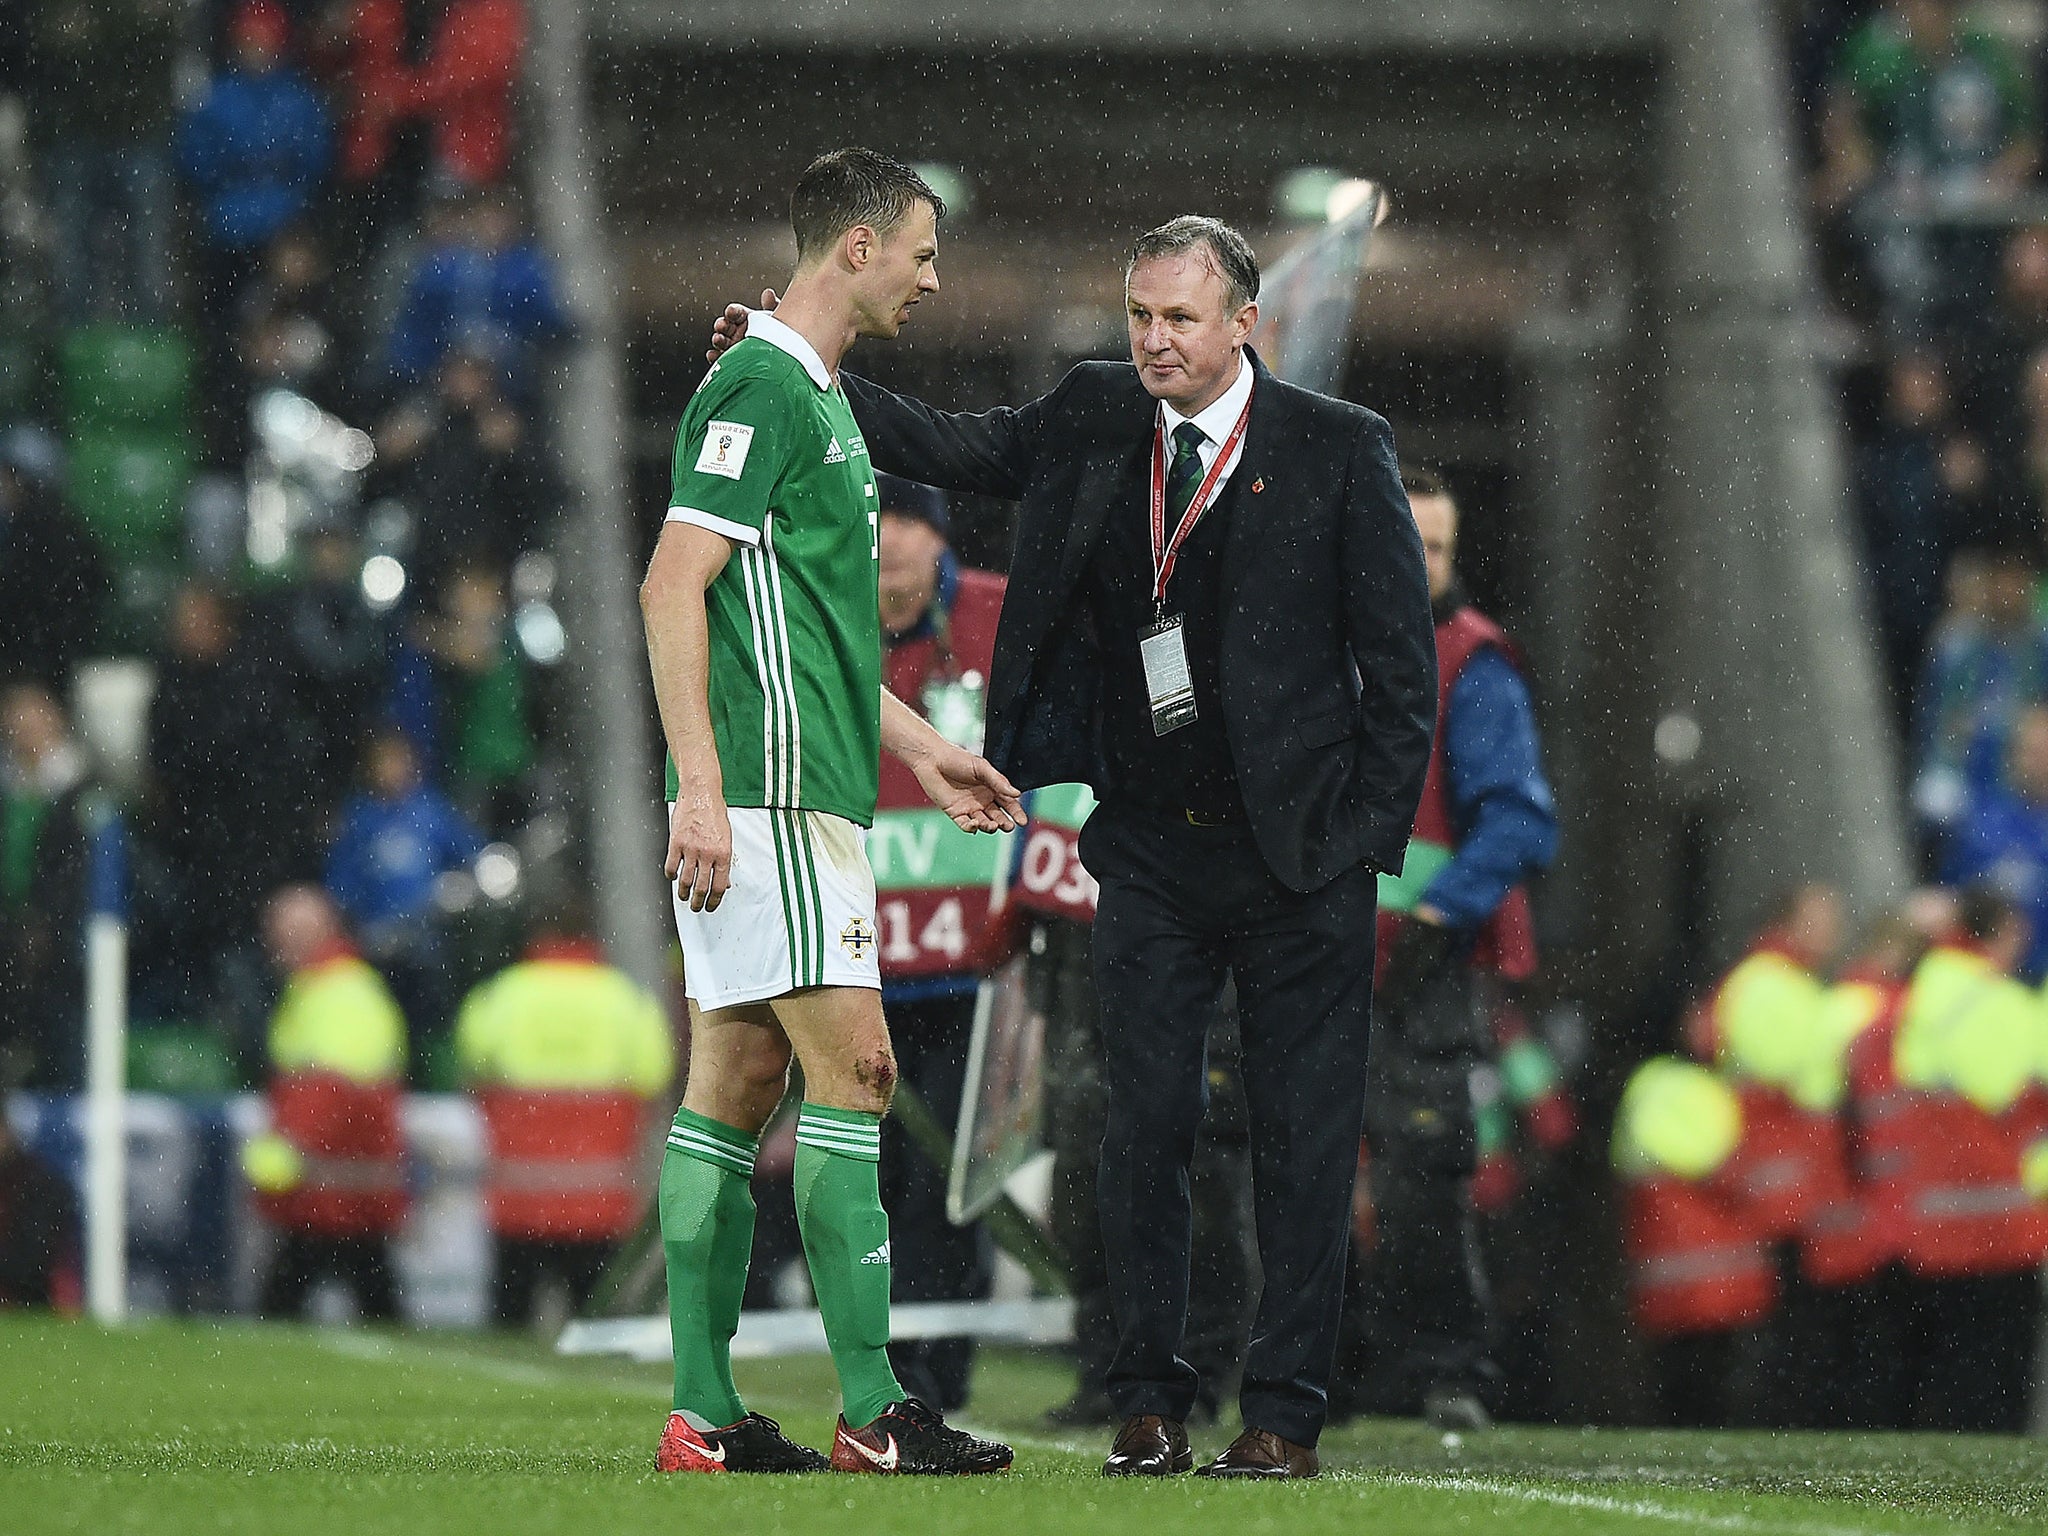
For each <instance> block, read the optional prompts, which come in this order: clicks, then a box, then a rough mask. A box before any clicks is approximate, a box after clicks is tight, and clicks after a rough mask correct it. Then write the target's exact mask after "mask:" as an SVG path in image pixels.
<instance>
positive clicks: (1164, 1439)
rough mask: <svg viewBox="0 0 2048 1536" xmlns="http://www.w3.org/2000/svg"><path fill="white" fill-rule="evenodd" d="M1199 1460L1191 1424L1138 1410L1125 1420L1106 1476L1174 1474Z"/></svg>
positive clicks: (1106, 1464) (1104, 1470)
mask: <svg viewBox="0 0 2048 1536" xmlns="http://www.w3.org/2000/svg"><path fill="white" fill-rule="evenodd" d="M1194 1464H1195V1453H1194V1451H1192V1450H1191V1449H1189V1447H1188V1431H1187V1426H1186V1425H1185V1424H1183V1423H1181V1421H1180V1420H1179V1419H1162V1418H1161V1417H1160V1416H1159V1415H1158V1414H1156V1413H1138V1414H1133V1415H1132V1416H1131V1417H1130V1418H1128V1419H1125V1420H1124V1427H1123V1428H1122V1429H1120V1430H1118V1431H1117V1432H1116V1444H1114V1445H1112V1446H1111V1447H1110V1448H1109V1460H1107V1461H1105V1462H1104V1463H1103V1464H1102V1475H1103V1476H1104V1477H1172V1476H1173V1475H1174V1474H1175V1473H1176V1472H1185V1471H1187V1470H1188V1469H1189V1468H1191V1467H1192V1466H1194Z"/></svg>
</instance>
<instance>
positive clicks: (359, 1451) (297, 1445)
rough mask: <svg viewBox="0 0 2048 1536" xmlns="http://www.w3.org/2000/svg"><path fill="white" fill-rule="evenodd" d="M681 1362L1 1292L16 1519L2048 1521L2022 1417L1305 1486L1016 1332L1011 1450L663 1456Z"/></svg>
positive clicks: (817, 1415)
mask: <svg viewBox="0 0 2048 1536" xmlns="http://www.w3.org/2000/svg"><path fill="white" fill-rule="evenodd" d="M664 1376H665V1373H663V1372H661V1371H657V1370H650V1369H644V1368H636V1367H631V1366H627V1365H623V1364H617V1363H611V1362H565V1361H558V1360H556V1359H554V1358H553V1357H552V1356H549V1355H547V1354H544V1353H543V1352H541V1351H540V1350H538V1349H537V1348H535V1347H533V1346H530V1345H525V1344H521V1343H514V1342H509V1341H505V1342H499V1341H491V1340H486V1339H471V1338H461V1337H456V1336H432V1335H408V1334H396V1333H382V1332H371V1331H360V1330H358V1331H338V1332H317V1331H309V1330H303V1329H287V1328H273V1327H261V1326H248V1325H222V1326H199V1325H176V1324H167V1323H152V1324H146V1325H142V1326H138V1327H135V1328H133V1329H129V1330H124V1331H119V1332H111V1333H110V1332H106V1331H103V1330H101V1329H98V1328H96V1327H93V1326H91V1325H89V1324H80V1323H71V1324H65V1323H58V1322H54V1321H50V1320H45V1319H32V1318H24V1317H21V1316H18V1315H17V1316H14V1317H11V1318H0V1532H5V1533H9V1536H41V1533H44V1532H59V1531H67V1532H68V1531H77V1532H91V1533H94V1536H115V1533H122V1532H136V1533H144V1536H185V1533H187V1532H192V1533H199V1532H204V1533H208V1536H213V1533H223V1536H228V1533H262V1536H325V1533H328V1532H334V1533H344V1532H345V1533H350V1536H357V1533H362V1536H376V1533H390V1536H431V1533H439V1532H470V1531H475V1532H485V1533H489V1536H519V1533H526V1532H563V1533H572V1536H613V1533H632V1536H654V1533H661V1536H691V1533H708V1536H769V1533H773V1532H790V1533H793V1536H823V1533H829V1532H853V1531H858V1532H863V1533H885V1532H887V1533H894V1532H905V1533H910V1532H916V1533H925V1532H933V1533H938V1532H952V1531H962V1532H976V1533H980V1532H987V1533H991V1536H1032V1533H1037V1532H1075V1533H1103V1536H1148V1533H1150V1532H1154V1531H1159V1532H1176V1533H1178V1532H1188V1533H1197V1536H1199V1533H1206V1532H1216V1533H1219V1536H1259V1533H1267V1532H1271V1533H1275V1536H1280V1533H1286V1536H1318V1533H1322V1532H1338V1531H1343V1532H1369V1533H1373V1536H1396V1533H1407V1532H1445V1533H1460V1536H1489V1533H1494V1532H1500V1533H1509V1532H1512V1533H1515V1536H1549V1533H1552V1532H1557V1533H1564V1532H1572V1533H1589V1536H1602V1533H1609V1532H1612V1533H1622V1532H1629V1533H1634V1532H1652V1531H1654V1532H1660V1533H1666V1536H1673V1533H1683V1532H1686V1531H1698V1532H1703V1533H1722V1536H1861V1533H1866V1532H1868V1533H1878V1532H1973V1531H2048V1480H2044V1473H2048V1451H2044V1449H2043V1448H2040V1447H2037V1446H2036V1445H2035V1444H2033V1443H2031V1442H2027V1441H2018V1440H1998V1439H1945V1438H1941V1437H1935V1436H1884V1435H1860V1436H1852V1435H1757V1434H1675V1433H1674V1434H1652V1433H1639V1432H1625V1431H1615V1430H1583V1431H1581V1430H1520V1429H1507V1430H1497V1431H1494V1432H1492V1433H1489V1434H1485V1435H1477V1436H1469V1437H1467V1438H1466V1439H1465V1441H1464V1443H1463V1444H1462V1445H1456V1446H1447V1445H1446V1444H1445V1442H1444V1440H1443V1437H1441V1436H1438V1435H1434V1434H1430V1433H1427V1432H1425V1431H1423V1430H1421V1429H1418V1428H1416V1427H1414V1426H1412V1425H1399V1424H1389V1423H1365V1424H1358V1425H1352V1426H1348V1427H1346V1428H1344V1429H1342V1430H1337V1431H1333V1432H1332V1433H1331V1434H1330V1435H1329V1436H1327V1437H1326V1438H1325V1440H1324V1442H1323V1456H1324V1467H1325V1469H1326V1471H1325V1475H1324V1477H1323V1478H1322V1479H1321V1480H1320V1481H1318V1482H1316V1483H1313V1484H1307V1485H1299V1486H1292V1487H1286V1486H1281V1487H1244V1486H1235V1485H1224V1486H1219V1485H1217V1484H1213V1483H1208V1482H1203V1481H1200V1480H1198V1479H1195V1478H1178V1479H1175V1480H1173V1481H1171V1482H1168V1483H1162V1484H1151V1483H1146V1484H1138V1483H1132V1482H1111V1481H1107V1480H1105V1479H1104V1478H1102V1477H1101V1476H1100V1475H1099V1473H1098V1470H1097V1469H1098V1468H1099V1466H1100V1464H1101V1456H1102V1453H1103V1449H1104V1447H1103V1446H1101V1445H1100V1444H1097V1443H1096V1441H1095V1439H1094V1438H1093V1437H1089V1438H1087V1439H1085V1440H1060V1439H1056V1438H1053V1437H1050V1436H1047V1435H1045V1434H1043V1433H1042V1432H1034V1430H1033V1426H1034V1424H1035V1421H1036V1418H1037V1415H1038V1414H1039V1413H1040V1412H1042V1411H1043V1409H1044V1408H1045V1407H1046V1406H1047V1405H1048V1404H1049V1403H1051V1402H1053V1401H1054V1400H1055V1399H1056V1398H1057V1397H1058V1396H1060V1395H1061V1394H1062V1393H1063V1391H1064V1390H1065V1388H1066V1385H1067V1378H1066V1375H1065V1372H1064V1370H1063V1369H1062V1367H1061V1366H1060V1365H1059V1364H1058V1363H1057V1362H1054V1361H1049V1360H1045V1359H1042V1358H1036V1357H1033V1356H1029V1355H1016V1354H1003V1355H996V1356H992V1357H990V1358H988V1359H987V1360H986V1361H985V1362H984V1365H983V1368H982V1372H981V1375H980V1377H979V1379H978V1391H979V1398H978V1402H977V1411H976V1412H975V1413H974V1414H973V1415H971V1416H969V1417H970V1420H971V1422H973V1423H974V1424H975V1425H976V1426H977V1427H980V1428H984V1429H988V1430H993V1431H997V1432H1006V1433H1008V1434H1010V1435H1011V1436H1012V1438H1013V1439H1014V1441H1015V1443H1016V1445H1017V1451H1018V1455H1017V1467H1016V1469H1015V1470H1014V1471H1012V1472H1011V1473H1009V1474H1008V1475H1005V1476H1001V1477H981V1478H965V1479H958V1480H948V1479H915V1478H876V1477H861V1478H855V1477H843V1476H837V1475H817V1476H811V1477H787V1478H749V1477H737V1476H730V1477H670V1478H664V1477H659V1476H657V1475H656V1474H655V1473H654V1472H653V1470H652V1461H653V1450H654V1442H655V1438H656V1436H657V1434H658V1433H659V1430H660V1427H661V1421H662V1416H663V1414H664V1412H665V1410H666V1407H667V1393H666V1389H665V1382H664ZM741 1385H742V1387H743V1389H744V1390H745V1391H746V1392H747V1394H748V1396H749V1399H750V1401H751V1403H752V1404H753V1405H754V1406H756V1407H758V1408H760V1409H762V1410H763V1411H764V1412H768V1413H772V1414H775V1415H777V1416H779V1417H780V1418H782V1420H783V1422H784V1424H785V1426H786V1427H788V1428H789V1429H790V1430H791V1431H792V1432H793V1433H795V1434H796V1435H798V1436H800V1437H802V1438H805V1439H807V1440H809V1441H810V1442H811V1443H812V1444H824V1443H825V1441H826V1436H827V1434H828V1433H829V1428H830V1424H831V1415H832V1413H833V1412H834V1411H835V1407H836V1401H835V1396H834V1392H833V1388H832V1381H831V1374H830V1368H829V1365H828V1363H827V1362H825V1361H823V1360H810V1359H806V1360H798V1361H789V1362H782V1363H776V1364H762V1365H755V1366H752V1367H751V1368H749V1369H747V1370H746V1371H745V1372H744V1374H743V1379H742V1383H741ZM1224 1439H1225V1434H1224V1433H1223V1432H1222V1431H1219V1430H1210V1431H1207V1432H1204V1433H1202V1434H1199V1435H1198V1436H1197V1437H1196V1449H1197V1451H1198V1453H1206V1452H1212V1451H1214V1450H1215V1449H1216V1448H1218V1447H1219V1446H1220V1445H1221V1444H1222V1442H1223V1440H1224Z"/></svg>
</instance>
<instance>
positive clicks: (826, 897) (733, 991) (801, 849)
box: [669, 806, 882, 1013]
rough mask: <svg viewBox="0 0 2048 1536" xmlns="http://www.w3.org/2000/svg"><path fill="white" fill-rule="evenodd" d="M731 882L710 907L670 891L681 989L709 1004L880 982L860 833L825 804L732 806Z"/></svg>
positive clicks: (871, 878) (870, 879) (870, 875)
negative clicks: (816, 807) (679, 945)
mask: <svg viewBox="0 0 2048 1536" xmlns="http://www.w3.org/2000/svg"><path fill="white" fill-rule="evenodd" d="M727 814H728V815H730V816H731V818H732V885H731V887H730V888H729V889H728V890H727V891H726V893H725V900H723V901H721V902H720V903H719V904H718V910H717V911H716V912H692V911H691V910H690V904H689V903H688V902H687V901H683V900H681V899H680V898H678V897H676V895H675V886H674V884H673V882H671V884H670V886H669V895H670V899H671V901H672V902H673V903H674V906H675V909H676V934H677V936H678V937H680V938H681V939H682V941H683V990H684V991H686V992H687V993H688V994H689V996H690V1001H692V1002H693V1003H695V1004H696V1005H697V1006H698V1007H699V1008H701V1009H703V1010H704V1011H705V1012H706V1013H709V1012H710V1011H712V1010H713V1009H716V1008H731V1007H734V1006H736V1005H738V1004H740V1003H760V1002H766V1001H768V1000H769V999H770V998H776V997H781V996H782V995H783V994H784V993H788V992H794V991H796V990H798V989H799V988H802V987H873V988H875V989H877V990H880V988H881V985H882V968H881V957H880V955H879V954H878V953H877V951H878V948H879V946H878V944H877V942H876V933H875V873H874V871H873V870H872V869H871V868H870V867H869V866H868V852H867V839H866V834H865V833H863V832H862V831H861V829H860V828H859V827H857V826H855V825H854V824H853V823H852V822H850V821H848V820H847V819H846V818H845V817H843V816H832V815H828V814H827V813H825V812H823V811H778V810H759V809H754V808H751V807H746V806H736V807H734V808H732V809H731V810H730V811H729V812H728V813H727Z"/></svg>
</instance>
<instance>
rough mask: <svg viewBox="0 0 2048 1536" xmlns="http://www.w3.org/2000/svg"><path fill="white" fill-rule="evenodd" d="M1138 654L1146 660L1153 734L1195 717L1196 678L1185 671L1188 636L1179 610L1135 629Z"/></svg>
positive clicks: (1160, 733) (1146, 681) (1147, 690)
mask: <svg viewBox="0 0 2048 1536" xmlns="http://www.w3.org/2000/svg"><path fill="white" fill-rule="evenodd" d="M1138 657H1139V659H1140V660H1141V661H1143V663H1144V664H1145V693H1146V696H1147V697H1148V698H1149V700H1150V701H1151V705H1152V734H1153V735H1154V736H1164V735H1166V734H1167V733H1168V732H1169V731H1177V730H1179V729H1180V728H1181V727H1182V726H1184V725H1186V724H1188V722H1190V721H1191V720H1193V719H1194V718H1195V682H1194V678H1193V677H1192V676H1191V675H1190V674H1189V672H1188V648H1187V639H1186V637H1185V636H1184V635H1183V634H1182V633H1181V624H1180V615H1179V614H1177V613H1173V614H1168V615H1167V616H1166V617H1165V618H1162V619H1160V620H1159V621H1158V622H1157V623H1156V624H1148V625H1146V626H1145V627H1144V628H1143V629H1141V630H1139V631H1138Z"/></svg>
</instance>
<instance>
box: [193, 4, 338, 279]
mask: <svg viewBox="0 0 2048 1536" xmlns="http://www.w3.org/2000/svg"><path fill="white" fill-rule="evenodd" d="M290 44H291V23H290V20H289V19H288V18H287V17H286V15H285V13H284V11H283V9H282V8H281V7H279V6H278V5H276V4H274V3H272V0H247V3H245V4H244V5H243V6H242V7H241V8H240V9H239V10H238V11H237V12H236V13H235V19H234V25H233V31H232V33H231V48H232V52H231V55H230V58H231V63H230V66H229V68H228V71H227V73H225V74H223V75H221V76H219V77H218V78H217V79H215V80H214V82H213V84H212V85H211V86H210V87H209V88H208V90H207V92H206V94H205V95H204V96H203V97H201V98H200V100H199V101H198V102H197V103H196V104H195V105H194V106H193V107H192V108H190V109H189V110H188V111H187V112H186V113H185V116H184V118H183V120H182V121H181V122H180V123H179V125H178V146H177V148H178V170H179V172H180V173H181V174H182V175H183V176H184V177H185V179H186V181H187V182H189V183H190V184H191V186H192V190H193V192H194V194H195V195H196V196H197V198H198V200H199V209H200V213H201V215H202V217H203V220H204V225H205V233H206V239H207V243H208V244H209V245H210V246H212V247H213V248H215V249H216V250H220V251H227V252H232V253H234V254H235V255H236V257H237V258H239V264H240V266H241V268H242V271H243V273H244V275H246V273H247V272H249V271H251V270H253V269H254V267H255V265H256V263H257V261H258V260H260V258H261V255H262V252H263V249H264V247H265V246H266V245H268V244H269V243H270V240H271V239H272V237H273V236H275V235H277V234H278V233H279V232H280V231H281V230H283V229H284V227H285V226H286V225H287V224H290V223H291V222H292V221H293V220H295V219H298V218H301V217H303V216H304V215H305V214H306V212H307V211H308V209H309V208H310V207H311V206H312V202H313V197H314V194H315V193H316V192H317V191H318V190H319V186H320V182H321V179H322V178H323V177H324V176H325V175H326V173H327V168H328V161H329V159H330V157H331V155H332V153H333V135H332V132H331V129H330V127H329V124H328V119H327V109H326V107H324V106H323V105H322V104H321V101H320V97H319V95H318V94H317V93H316V92H315V91H314V89H313V86H312V84H311V82H310V81H308V80H307V79H306V77H305V76H304V75H303V74H301V73H300V72H299V71H298V70H297V69H296V68H294V67H293V66H292V65H291V64H290V63H288V62H287V60H286V50H287V49H288V48H289V47H290ZM208 297H210V298H211V299H213V300H214V301H215V302H216V303H221V302H222V298H223V296H221V295H217V294H215V295H209V296H208Z"/></svg>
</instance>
